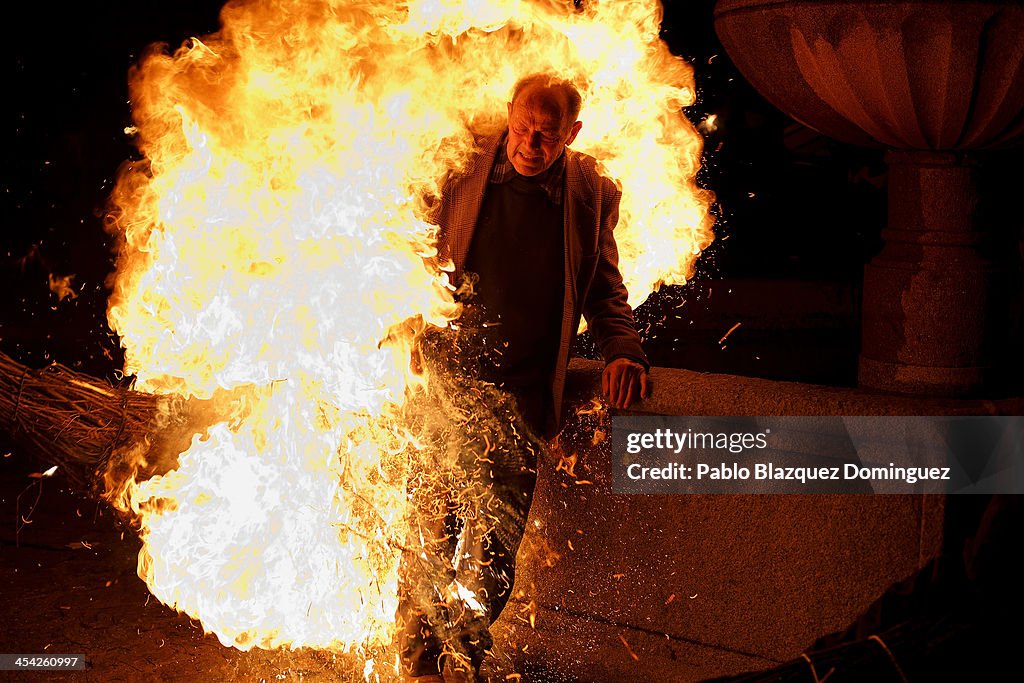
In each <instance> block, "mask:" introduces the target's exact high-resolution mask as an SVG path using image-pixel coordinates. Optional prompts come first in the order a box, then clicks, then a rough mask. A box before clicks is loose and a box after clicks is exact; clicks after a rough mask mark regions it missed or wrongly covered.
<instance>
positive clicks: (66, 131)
mask: <svg viewBox="0 0 1024 683" xmlns="http://www.w3.org/2000/svg"><path fill="white" fill-rule="evenodd" d="M220 6H221V3H220V2H216V1H214V2H210V1H207V2H153V1H150V2H131V3H129V2H123V1H116V2H107V3H76V4H68V5H66V6H62V8H61V9H60V16H59V17H52V16H51V14H52V13H53V10H52V9H51V8H50V7H49V6H46V5H42V4H36V5H34V6H30V7H28V8H27V12H28V16H27V17H26V18H25V19H24V20H23V23H22V26H23V27H26V28H23V29H21V30H15V31H11V32H9V35H8V37H7V38H6V39H5V46H4V50H5V51H6V52H8V53H9V56H7V57H5V59H4V67H5V69H6V73H5V76H4V83H5V90H6V93H7V97H6V101H7V104H6V106H5V111H4V115H5V119H6V120H5V124H4V126H3V135H4V140H3V147H4V149H5V164H4V168H3V178H2V181H0V186H2V192H0V197H2V201H3V215H4V220H3V225H4V238H3V249H2V250H0V259H2V261H0V273H2V275H0V277H2V281H0V287H2V289H3V291H4V292H5V296H4V297H3V304H2V305H0V350H2V351H3V352H5V353H7V354H9V355H11V356H12V357H14V358H15V359H17V360H19V361H21V362H23V363H27V364H29V365H31V366H33V367H39V366H42V365H45V364H47V363H48V362H50V361H52V360H57V361H59V362H62V363H64V364H67V365H70V366H72V367H75V368H77V369H81V370H83V371H86V372H90V373H93V374H95V375H99V376H108V377H113V376H114V373H115V371H116V370H117V368H119V367H120V364H121V357H120V353H119V345H118V342H117V339H116V338H114V337H113V336H112V335H111V333H110V331H109V330H108V329H107V326H106V317H105V299H106V290H105V287H104V279H105V277H106V276H107V274H108V273H109V271H110V270H111V268H112V255H111V253H110V240H109V237H108V236H107V235H106V233H105V232H104V230H103V207H104V203H105V201H106V197H107V195H108V194H109V192H110V190H111V188H112V184H113V181H114V178H115V176H116V171H117V169H118V166H119V165H120V164H121V163H122V162H123V161H125V160H126V159H129V158H131V157H132V155H133V154H135V153H136V152H135V150H134V149H133V148H132V146H131V145H130V144H129V142H128V138H127V136H126V135H125V134H124V132H123V130H124V128H125V126H127V125H128V124H129V123H130V109H129V105H128V102H127V100H128V96H127V71H128V68H129V67H130V66H131V64H132V63H133V62H134V61H135V59H136V58H137V56H138V55H139V54H141V51H142V50H143V49H144V48H145V47H146V46H147V45H148V44H149V43H152V42H166V43H168V44H169V45H170V46H171V47H172V48H173V47H177V46H178V45H180V43H181V42H182V41H183V40H185V39H186V38H187V37H189V36H191V35H203V34H206V33H210V32H212V31H214V30H216V29H217V26H218V21H217V16H218V12H219V8H220ZM712 7H713V2H710V1H707V0H701V1H698V2H693V1H687V2H680V1H675V2H673V1H669V2H666V3H665V18H664V23H663V36H664V38H665V40H666V41H667V42H668V43H669V45H670V46H671V48H672V50H673V51H674V52H675V53H676V54H678V55H680V56H682V57H684V58H686V59H687V60H688V61H690V62H691V63H692V64H693V65H694V68H695V71H696V79H697V88H698V102H697V104H696V105H694V106H693V107H691V108H689V109H688V110H687V112H686V114H687V115H688V116H689V117H690V118H691V120H692V121H693V122H694V123H695V124H697V125H700V124H701V123H702V122H703V121H704V120H705V118H706V117H707V116H708V115H711V114H714V115H715V117H716V124H717V125H716V128H715V130H708V131H707V133H706V138H707V140H706V159H705V165H704V169H703V170H702V173H701V176H700V181H701V182H702V183H703V184H704V185H705V186H707V187H709V188H711V189H713V190H714V191H715V192H716V193H717V196H718V200H719V203H718V206H716V208H715V211H716V213H717V216H718V220H717V225H716V233H717V241H716V243H715V244H714V245H713V246H712V247H711V248H710V249H709V250H708V251H707V252H705V254H704V255H703V256H702V257H701V261H700V263H699V267H698V276H697V278H696V279H695V280H694V281H692V282H691V283H689V284H688V285H687V286H686V287H683V288H669V290H668V291H663V292H662V293H661V294H660V295H658V296H655V297H653V298H652V300H651V302H649V303H648V304H647V305H645V306H644V307H642V308H641V310H639V311H638V314H637V317H638V319H639V321H640V324H641V328H642V329H644V328H647V326H648V324H649V323H650V324H651V327H650V329H649V331H648V332H647V335H646V336H647V337H648V347H649V351H650V354H651V356H652V360H653V361H654V363H655V364H657V365H664V366H674V367H685V368H690V369H696V370H707V371H714V372H726V373H734V374H745V375H757V376H763V377H775V378H785V379H794V380H804V381H814V382H822V383H833V384H847V385H852V384H853V383H854V382H855V371H856V352H857V344H858V333H857V324H858V320H859V310H858V300H859V286H860V285H859V282H860V277H861V275H860V273H861V267H862V265H863V263H864V262H865V261H866V260H867V258H868V257H869V256H870V254H871V253H872V251H873V250H875V249H877V247H878V235H879V231H880V228H881V226H882V224H883V223H884V189H883V184H884V178H885V176H884V167H883V166H882V165H881V152H880V151H878V150H867V149H858V148H854V147H850V146H848V145H842V144H840V143H836V142H833V141H830V140H828V139H827V138H824V137H822V136H820V135H817V134H815V133H814V132H813V131H810V130H809V129H807V128H805V127H803V126H801V125H799V124H796V123H794V122H793V121H792V120H791V119H789V118H787V117H786V116H785V115H783V114H781V113H780V112H779V111H777V110H776V109H774V108H773V107H771V106H770V105H768V104H767V103H766V102H765V101H764V100H763V99H762V98H761V97H760V96H759V95H757V94H756V93H755V92H754V91H753V90H752V88H750V86H748V85H747V83H746V81H744V80H743V78H742V77H741V76H740V75H739V74H738V73H737V71H736V69H735V67H734V66H733V65H732V63H731V62H730V61H729V59H728V57H727V56H726V55H725V53H724V51H723V50H722V48H721V45H720V44H719V43H718V39H717V37H716V36H715V33H714V30H713V27H712ZM27 27H32V28H31V30H30V29H28V28H27ZM49 273H55V274H57V275H68V274H74V276H75V277H74V280H73V282H72V286H73V289H74V290H75V291H76V292H77V293H78V295H79V296H78V298H76V299H70V298H66V299H64V300H63V301H58V299H57V296H56V295H55V294H53V293H51V292H50V289H49V287H48V279H47V278H48V274H49ZM766 281H771V282H772V283H774V284H770V283H767V282H766ZM755 282H757V283H758V284H756V285H755V284H754V283H755ZM684 300H685V301H686V303H685V305H683V307H682V308H676V307H677V306H679V304H680V303H681V302H682V301H684ZM666 318H667V319H666ZM736 322H743V323H744V324H743V325H742V326H741V327H740V328H738V329H737V330H736V331H735V332H734V333H733V334H732V335H730V338H729V340H728V341H727V343H723V344H720V343H719V339H720V338H721V337H722V335H723V334H725V332H726V331H727V330H728V329H729V328H730V327H732V326H733V325H734V324H735V323H736ZM808 347H809V348H814V349H816V353H815V354H814V355H813V356H812V357H808V356H807V354H806V353H805V350H806V348H808Z"/></svg>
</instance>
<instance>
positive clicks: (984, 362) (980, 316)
mask: <svg viewBox="0 0 1024 683" xmlns="http://www.w3.org/2000/svg"><path fill="white" fill-rule="evenodd" d="M886 161H887V162H888V164H889V221H888V222H889V226H888V228H887V229H886V230H884V231H883V233H882V236H883V238H884V240H885V246H884V247H883V249H882V251H881V252H880V253H879V254H878V255H877V256H876V257H875V258H874V259H872V260H871V262H870V263H868V265H867V266H866V267H865V269H864V306H863V328H862V345H861V357H860V367H859V382H860V384H861V386H864V387H870V388H875V389H884V390H889V391H899V392H906V393H916V394H930V395H936V396H969V395H972V394H977V393H978V392H980V391H981V390H982V389H989V390H995V389H996V388H997V387H998V384H999V379H1000V376H1001V374H1003V373H1002V369H1003V367H1004V366H1005V364H1006V361H1007V357H1006V356H1007V354H1006V348H1005V340H1006V339H1007V334H1006V332H1007V330H1008V329H1009V328H1010V320H1009V315H1010V308H1009V302H1010V297H1011V293H1012V292H1013V291H1014V290H1015V288H1016V286H1017V278H1016V277H1015V273H1016V254H1015V253H1014V252H1013V250H1012V249H1010V248H1009V247H1010V245H1009V243H1008V242H1007V241H1006V240H1002V241H1001V240H1000V237H1001V232H1005V231H1000V230H999V228H1000V227H1002V226H998V225H984V224H982V223H981V221H980V220H979V218H978V211H977V209H978V204H979V199H978V192H977V185H976V173H977V167H976V165H975V163H974V162H973V160H972V159H970V158H969V157H965V156H964V155H962V154H943V153H934V152H889V153H888V154H887V155H886Z"/></svg>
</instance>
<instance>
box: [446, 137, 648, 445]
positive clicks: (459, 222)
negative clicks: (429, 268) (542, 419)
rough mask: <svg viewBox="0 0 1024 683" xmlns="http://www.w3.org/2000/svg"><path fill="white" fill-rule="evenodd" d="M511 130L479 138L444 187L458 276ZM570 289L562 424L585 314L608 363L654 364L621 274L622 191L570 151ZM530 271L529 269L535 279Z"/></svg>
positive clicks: (561, 362)
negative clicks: (467, 159)
mask: <svg viewBox="0 0 1024 683" xmlns="http://www.w3.org/2000/svg"><path fill="white" fill-rule="evenodd" d="M504 137H505V134H504V133H499V134H497V135H490V136H487V137H484V138H481V139H480V140H478V151H477V154H476V155H475V157H474V159H473V160H472V161H471V162H470V164H469V165H468V167H467V170H466V171H465V173H462V174H460V175H458V176H453V177H452V178H450V179H449V180H448V182H446V183H445V184H444V186H443V188H442V193H441V201H440V202H439V204H438V205H437V207H436V212H435V213H434V216H433V218H434V220H435V222H436V223H437V225H438V227H439V231H438V258H439V259H440V260H441V261H442V262H445V261H448V260H449V259H450V260H451V262H452V263H453V264H454V266H455V271H454V273H453V279H452V282H454V283H458V282H459V281H460V280H461V278H462V273H463V267H464V266H465V263H466V255H467V254H468V253H469V245H470V242H472V240H473V231H474V229H475V228H476V224H477V219H478V217H479V214H480V207H481V206H482V204H483V198H484V193H485V192H486V191H487V184H488V181H489V180H490V175H491V169H492V167H493V165H494V160H495V157H496V154H497V152H498V149H499V145H500V144H501V142H502V140H503V139H504ZM565 157H566V158H565V190H566V191H565V193H564V199H563V206H564V212H565V230H564V231H563V233H564V235H565V269H564V270H565V287H564V290H563V291H564V299H563V304H562V328H561V342H560V344H559V349H558V358H557V361H556V363H555V369H554V372H553V375H552V377H551V397H552V405H553V406H554V409H555V415H554V420H555V424H556V425H561V423H562V419H561V412H562V411H561V405H562V397H563V394H564V390H565V377H566V370H567V368H568V364H569V348H570V346H571V344H572V340H573V338H574V337H575V335H576V331H577V330H578V329H579V324H580V316H584V317H585V318H586V320H587V326H588V328H589V329H590V330H591V332H592V333H593V335H594V339H595V340H596V342H597V345H598V348H599V349H600V351H601V355H602V356H603V357H604V359H605V362H609V361H612V360H614V359H615V358H620V357H627V358H632V359H634V360H637V361H639V362H642V363H644V364H645V365H646V364H647V357H646V355H645V354H644V351H643V348H642V346H641V344H640V336H639V335H638V334H637V332H636V327H635V325H634V322H633V312H632V310H631V309H630V307H629V303H628V302H627V294H626V288H625V286H624V285H623V282H622V276H621V275H620V273H619V267H618V261H619V252H618V248H617V247H616V244H615V236H614V234H613V230H614V229H615V224H616V222H617V221H618V216H619V199H620V198H621V196H622V193H621V192H620V191H619V189H618V188H617V187H616V186H615V183H614V182H612V181H611V180H610V179H608V178H605V177H603V176H601V175H600V174H599V173H598V172H597V166H596V162H595V160H594V158H593V157H591V156H588V155H586V154H582V153H580V152H575V151H573V150H570V149H568V148H566V150H565ZM529 276H530V273H523V277H529Z"/></svg>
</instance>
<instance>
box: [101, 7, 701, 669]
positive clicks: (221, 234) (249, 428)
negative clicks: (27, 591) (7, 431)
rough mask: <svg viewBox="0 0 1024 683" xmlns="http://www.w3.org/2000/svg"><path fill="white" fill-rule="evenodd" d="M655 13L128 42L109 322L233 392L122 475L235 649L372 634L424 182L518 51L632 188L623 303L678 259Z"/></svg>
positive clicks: (479, 13) (191, 386) (441, 293)
mask: <svg viewBox="0 0 1024 683" xmlns="http://www.w3.org/2000/svg"><path fill="white" fill-rule="evenodd" d="M471 10H472V12H475V14H471V13H470V11H471ZM659 21H660V8H659V5H658V3H657V2H655V1H653V0H652V1H650V2H642V3H641V2H637V3H632V2H631V3H624V2H605V3H597V2H593V3H588V4H587V6H586V8H585V9H583V10H580V11H575V10H573V8H572V3H566V4H565V6H563V7H561V8H559V7H555V6H554V3H538V4H537V5H534V4H530V3H523V2H511V1H509V2H504V3H477V2H457V1H456V0H447V1H440V0H439V1H437V2H422V3H410V4H409V5H408V6H405V5H401V4H395V3H391V2H378V3H373V2H358V3H354V2H349V3H346V2H337V3H333V4H332V3H328V2H312V3H311V2H308V1H304V0H291V1H289V0H279V1H277V2H273V3H271V2H235V3H231V4H229V5H228V6H227V7H225V9H224V10H223V13H222V22H223V28H222V30H221V31H220V32H219V33H218V34H215V35H213V36H209V37H205V38H202V39H192V40H190V41H189V42H187V43H186V44H185V45H184V46H182V47H181V48H180V49H178V50H177V51H176V52H174V54H167V53H166V52H165V51H163V50H162V49H160V48H154V49H153V50H151V51H150V53H149V54H148V55H147V56H145V57H144V58H143V59H142V61H141V62H140V64H139V66H138V67H137V68H136V69H135V70H134V71H133V73H132V74H131V91H132V106H133V112H134V119H135V125H134V126H133V127H132V128H129V129H127V131H126V132H128V133H129V134H131V135H134V136H135V137H136V141H137V143H138V146H139V149H140V150H141V152H142V153H143V155H144V160H143V161H141V162H135V163H132V164H128V165H126V167H125V168H124V169H123V171H122V173H121V176H120V178H119V181H118V184H117V188H116V190H115V192H114V196H113V200H112V203H113V207H114V210H113V212H112V214H111V226H112V227H111V229H112V230H113V231H114V232H115V233H116V234H117V235H119V236H120V237H121V238H122V244H121V248H120V256H119V259H118V263H117V273H116V277H115V278H114V280H113V293H112V295H111V299H110V307H109V321H110V324H111V326H112V327H113V329H114V330H116V331H117V332H118V333H119V334H120V335H121V337H122V340H123V344H124V346H125V350H126V368H125V370H126V372H127V373H129V374H133V375H135V376H136V377H137V387H138V388H139V389H142V390H145V391H151V392H154V393H161V394H173V395H180V396H184V397H188V396H196V397H203V398H208V397H212V396H214V395H215V392H218V390H221V389H224V390H229V392H232V393H233V395H234V397H235V400H236V401H237V403H238V410H237V411H235V414H234V415H233V416H232V419H230V420H228V421H225V422H221V423H218V424H215V425H213V426H211V427H210V429H209V430H208V434H207V435H205V436H204V438H202V439H200V438H198V437H197V438H196V440H195V441H193V443H192V445H191V447H190V448H189V449H188V450H187V451H186V452H185V453H183V454H181V455H180V457H179V459H178V466H177V467H176V469H174V470H172V471H170V472H168V473H167V474H166V475H163V476H158V477H154V478H152V479H150V480H148V481H144V482H141V483H135V482H128V483H127V485H126V487H125V489H124V498H123V501H122V502H123V504H124V505H126V506H128V507H130V508H131V509H132V510H134V511H135V512H136V513H138V515H139V521H140V525H141V535H142V537H143V539H144V541H145V545H144V548H143V550H142V553H141V555H140V559H139V572H140V575H141V576H142V577H143V578H144V579H145V580H146V582H147V583H148V584H149V586H150V589H151V590H152V592H153V593H154V595H156V596H157V597H158V598H159V599H160V600H162V601H163V602H165V603H167V604H169V605H171V606H173V607H175V608H177V609H179V610H182V611H184V612H186V613H188V614H189V615H191V616H193V617H195V618H198V619H199V620H200V621H201V622H202V624H203V626H204V627H205V628H206V629H208V630H209V631H212V632H213V633H216V634H217V636H218V637H219V638H220V640H221V642H223V643H225V644H229V645H234V646H237V647H239V648H243V649H247V648H250V647H253V646H260V647H275V646H293V647H297V646H303V645H305V646H315V647H336V648H341V649H350V648H352V647H357V648H360V649H361V650H366V649H369V648H372V647H375V646H378V645H383V644H386V643H388V642H390V640H391V638H392V629H393V623H394V613H395V608H396V605H397V597H396V591H397V588H396V586H397V570H398V562H399V554H400V545H401V543H402V542H404V541H405V533H406V525H407V513H408V511H407V509H406V506H407V504H408V503H407V495H406V469H407V464H408V460H409V457H410V456H409V454H410V453H412V452H413V451H414V450H415V448H416V443H415V440H414V439H413V438H412V437H411V436H409V434H410V432H411V427H409V426H408V425H404V424H403V421H402V419H401V418H402V411H401V407H402V405H403V403H404V400H405V396H406V394H407V392H408V391H411V390H412V389H413V388H414V386H415V381H417V377H416V376H415V374H414V373H413V372H412V371H411V370H410V360H409V348H410V346H409V344H410V341H411V338H412V335H413V334H414V333H416V332H417V331H418V330H420V329H422V325H423V324H424V323H432V324H444V323H445V322H446V321H447V320H449V319H451V318H453V317H455V316H456V315H457V313H458V311H457V309H456V307H455V306H454V305H453V303H452V296H451V292H450V288H449V287H448V281H447V276H446V274H445V273H444V272H438V271H435V270H433V269H431V268H430V267H428V266H426V265H425V264H426V263H428V262H429V260H425V259H428V257H430V256H431V255H432V254H433V253H434V252H433V247H432V244H433V238H434V233H433V229H432V227H431V226H430V225H428V224H427V223H426V222H425V220H424V217H425V216H426V208H425V207H426V205H425V198H427V197H430V196H432V195H433V194H435V193H436V191H437V189H438V186H439V184H440V182H441V181H442V180H443V178H444V177H445V175H446V174H447V173H448V172H449V171H450V170H452V169H458V168H460V166H461V165H462V164H463V163H464V161H465V160H466V158H467V157H468V155H469V154H470V152H471V150H472V145H473V135H472V132H471V131H475V130H480V129H483V128H485V127H488V126H492V125H495V124H500V122H501V117H503V115H504V111H505V107H504V103H505V102H506V101H507V97H508V92H509V90H510V88H511V86H512V84H513V83H514V81H515V80H516V78H517V77H519V76H522V75H524V74H527V73H531V72H536V71H541V70H548V71H550V70H555V71H558V72H560V75H563V76H566V77H569V78H572V79H573V80H574V81H575V82H577V83H578V84H580V86H581V90H582V92H583V94H584V109H583V115H582V119H583V120H584V127H583V130H582V132H581V133H580V135H579V137H578V139H577V141H576V144H575V147H576V148H578V149H580V150H582V151H585V152H588V153H590V154H593V155H594V156H596V157H597V158H598V159H601V160H602V161H603V163H604V165H605V169H606V172H607V173H608V174H609V175H611V176H612V177H615V178H616V179H618V180H619V181H620V183H621V185H622V187H623V190H624V199H623V204H622V207H621V214H620V218H619V228H618V231H617V235H618V240H619V246H620V250H621V252H622V260H623V265H622V270H623V273H624V275H625V277H626V280H627V285H628V286H629V289H630V291H631V293H632V294H633V295H634V298H635V299H636V300H635V301H634V302H633V303H634V304H635V303H636V302H637V301H638V300H640V299H642V298H643V297H644V296H646V293H648V292H650V291H651V289H652V287H655V286H657V284H659V283H660V282H681V281H683V280H684V279H685V277H687V276H688V275H689V274H690V272H691V270H692V265H693V262H694V260H695V259H696V257H697V255H698V254H699V253H700V251H701V250H702V249H703V248H704V247H705V246H707V244H708V243H709V242H710V240H711V233H710V220H709V218H708V215H707V206H708V203H709V197H708V196H707V195H706V193H702V192H701V191H699V190H697V188H696V187H695V185H694V176H695V174H696V171H697V165H698V162H699V157H700V146H701V141H700V138H699V136H698V135H697V134H696V133H695V132H694V130H693V128H692V126H691V125H690V124H689V123H688V122H687V121H686V119H685V118H684V117H683V116H682V115H681V113H680V107H682V106H685V105H688V104H691V103H692V101H693V85H692V76H691V73H690V69H689V67H688V66H687V65H686V63H685V62H683V61H681V60H678V59H676V58H674V57H672V56H671V55H670V54H669V52H668V50H667V47H666V46H665V45H664V44H662V43H661V42H660V41H659V39H658V29H659ZM410 319H413V320H415V321H416V322H415V323H414V324H408V323H406V321H409V320H410ZM220 393H224V392H220ZM218 395H219V394H218ZM239 397H241V398H239ZM570 469H571V468H570ZM459 588H461V586H456V589H459ZM467 592H468V591H467ZM460 595H462V594H461V592H460ZM462 597H463V598H464V599H465V600H466V601H467V603H468V601H470V600H475V598H473V596H472V594H469V595H464V596H462ZM531 620H532V615H531ZM366 666H367V668H366V669H365V672H364V673H365V675H366V676H367V677H368V676H369V675H370V672H371V671H372V667H373V665H372V662H368V663H367V665H366Z"/></svg>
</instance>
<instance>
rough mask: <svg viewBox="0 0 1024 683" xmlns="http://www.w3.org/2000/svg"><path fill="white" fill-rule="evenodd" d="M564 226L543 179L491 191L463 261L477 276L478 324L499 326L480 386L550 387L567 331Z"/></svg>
mask: <svg viewBox="0 0 1024 683" xmlns="http://www.w3.org/2000/svg"><path fill="white" fill-rule="evenodd" d="M563 220H564V218H563V209H562V206H561V205H558V204H554V203H553V202H552V201H551V200H550V198H549V197H548V194H547V192H546V191H545V189H544V188H543V186H542V185H541V182H540V179H538V178H526V177H523V176H520V175H518V174H515V175H514V177H512V178H511V179H509V180H508V181H507V182H503V183H491V184H489V185H488V187H487V194H486V195H485V197H484V201H483V205H482V207H481V209H480V216H479V219H478V221H477V226H476V230H475V232H474V234H473V241H472V244H471V245H470V248H469V253H468V255H467V258H466V270H467V271H469V272H473V273H476V274H478V275H479V281H478V282H477V286H476V296H475V297H474V299H473V300H472V305H473V306H474V308H476V310H475V311H474V312H473V315H474V317H475V318H476V319H477V320H478V321H481V322H487V323H490V324H493V323H500V324H499V325H497V326H495V327H489V328H488V331H487V333H486V335H485V340H486V341H485V343H486V346H487V347H488V352H489V353H488V356H489V357H488V360H487V362H486V363H485V364H484V367H483V370H482V374H483V375H484V376H483V377H481V379H485V380H488V381H492V382H495V383H496V384H502V385H505V386H506V387H508V388H509V389H527V390H532V389H535V388H542V387H547V385H548V383H549V382H550V379H551V372H552V370H553V368H554V365H555V361H556V359H557V356H558V347H559V337H560V332H561V324H562V301H563V295H564V292H563V288H564V286H565V284H564V281H565V264H564V260H565V244H564V236H563V229H564V228H563ZM545 393H546V392H545Z"/></svg>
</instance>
